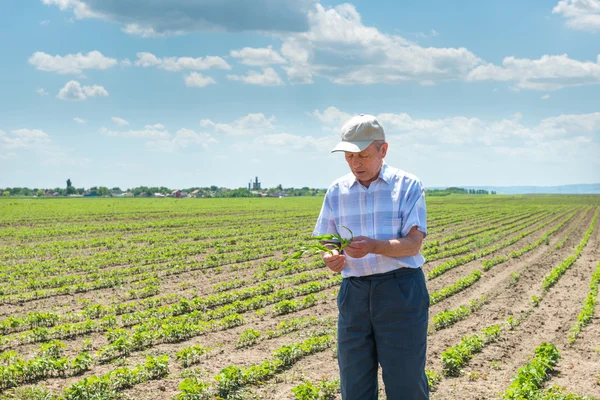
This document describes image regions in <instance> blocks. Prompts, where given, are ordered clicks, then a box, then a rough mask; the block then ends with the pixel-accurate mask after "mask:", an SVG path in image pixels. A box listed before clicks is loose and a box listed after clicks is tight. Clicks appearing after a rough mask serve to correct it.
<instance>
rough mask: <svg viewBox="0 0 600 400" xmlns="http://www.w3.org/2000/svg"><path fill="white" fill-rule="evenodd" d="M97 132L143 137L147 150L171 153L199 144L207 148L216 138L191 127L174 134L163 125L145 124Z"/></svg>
mask: <svg viewBox="0 0 600 400" xmlns="http://www.w3.org/2000/svg"><path fill="white" fill-rule="evenodd" d="M99 133H100V134H101V135H104V136H110V137H122V138H133V139H145V140H146V142H145V144H144V146H145V147H146V149H148V150H149V151H156V152H166V153H172V152H176V151H179V150H182V149H185V148H187V147H192V146H197V147H198V146H199V147H202V148H208V146H209V145H210V144H211V143H216V142H217V140H216V139H215V138H214V137H213V136H212V135H211V134H210V133H207V132H196V131H194V130H192V129H187V128H182V129H179V130H177V131H176V132H175V133H174V134H172V133H171V132H169V131H168V130H167V129H166V128H165V126H164V125H162V124H154V125H146V126H144V129H130V130H111V129H107V128H105V127H102V128H100V130H99Z"/></svg>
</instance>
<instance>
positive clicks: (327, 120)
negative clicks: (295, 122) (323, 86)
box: [311, 107, 352, 131]
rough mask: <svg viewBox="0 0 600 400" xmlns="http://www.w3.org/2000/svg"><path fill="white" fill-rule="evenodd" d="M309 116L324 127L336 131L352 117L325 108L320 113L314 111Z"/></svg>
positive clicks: (333, 108) (337, 110)
mask: <svg viewBox="0 0 600 400" xmlns="http://www.w3.org/2000/svg"><path fill="white" fill-rule="evenodd" d="M311 115H313V116H315V117H317V118H318V119H319V121H321V122H323V123H324V124H325V125H329V126H333V128H334V130H336V131H337V130H339V128H340V127H341V126H342V124H343V123H344V122H346V121H347V120H348V119H349V118H350V117H351V116H352V114H348V113H346V112H343V111H340V110H339V109H337V108H336V107H327V108H326V109H325V110H323V112H322V113H321V112H320V111H319V110H315V111H313V112H312V113H311Z"/></svg>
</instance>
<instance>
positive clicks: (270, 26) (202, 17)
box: [42, 0, 316, 37]
mask: <svg viewBox="0 0 600 400" xmlns="http://www.w3.org/2000/svg"><path fill="white" fill-rule="evenodd" d="M42 1H43V3H44V4H48V5H55V6H58V7H59V8H60V9H61V10H72V11H73V13H74V15H75V17H76V18H78V19H81V18H100V19H103V20H105V21H110V22H117V23H121V24H123V25H125V26H124V28H123V31H124V32H126V33H128V34H132V35H138V36H142V37H161V36H165V35H176V34H184V33H189V32H195V31H234V32H240V31H258V32H302V31H306V29H307V27H308V24H307V17H306V12H307V10H309V9H310V8H312V7H313V6H314V4H315V1H316V0H278V1H273V0H245V1H242V2H240V1H239V0H220V1H189V0H169V1H166V0H157V1H152V2H148V1H143V0H129V1H127V2H105V1H95V0H42ZM142 10H143V11H142Z"/></svg>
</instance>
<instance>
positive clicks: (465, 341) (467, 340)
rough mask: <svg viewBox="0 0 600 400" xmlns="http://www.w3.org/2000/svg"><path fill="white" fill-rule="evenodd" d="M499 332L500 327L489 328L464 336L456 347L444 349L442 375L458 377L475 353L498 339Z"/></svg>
mask: <svg viewBox="0 0 600 400" xmlns="http://www.w3.org/2000/svg"><path fill="white" fill-rule="evenodd" d="M501 330H502V327H501V326H500V325H492V326H489V327H487V328H485V329H484V330H483V331H482V332H481V334H475V335H471V336H465V337H463V338H462V340H461V341H460V343H459V344H458V345H456V346H454V347H450V348H448V349H446V350H445V351H444V352H443V353H442V355H441V358H442V366H443V369H444V375H446V376H459V375H460V374H461V372H462V367H463V366H464V365H465V364H466V363H467V362H468V361H469V360H470V359H471V358H472V357H473V355H474V354H475V353H479V352H480V351H481V349H483V346H484V345H486V344H488V343H491V342H494V341H496V340H497V339H498V338H499V337H500V331H501Z"/></svg>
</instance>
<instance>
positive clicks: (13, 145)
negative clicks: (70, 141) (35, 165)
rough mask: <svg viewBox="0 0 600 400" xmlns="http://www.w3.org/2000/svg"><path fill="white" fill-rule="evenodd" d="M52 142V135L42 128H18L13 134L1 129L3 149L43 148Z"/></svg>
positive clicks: (1, 147) (0, 145) (0, 147)
mask: <svg viewBox="0 0 600 400" xmlns="http://www.w3.org/2000/svg"><path fill="white" fill-rule="evenodd" d="M50 143H51V140H50V136H48V134H47V133H46V132H44V131H42V130H40V129H16V130H13V131H11V134H7V133H5V132H3V131H0V149H1V150H16V149H24V150H32V149H36V148H37V149H42V148H43V147H44V146H47V145H49V144H50Z"/></svg>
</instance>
